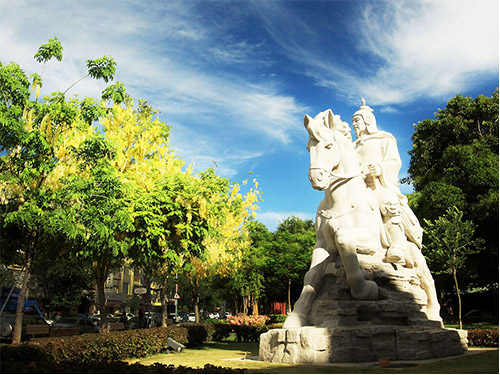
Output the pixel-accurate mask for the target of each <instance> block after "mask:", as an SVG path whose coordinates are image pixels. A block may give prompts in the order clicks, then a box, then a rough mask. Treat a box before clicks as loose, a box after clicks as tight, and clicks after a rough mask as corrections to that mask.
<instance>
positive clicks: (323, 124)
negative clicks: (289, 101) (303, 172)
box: [304, 109, 341, 190]
mask: <svg viewBox="0 0 500 375" xmlns="http://www.w3.org/2000/svg"><path fill="white" fill-rule="evenodd" d="M337 117H338V116H334V115H333V112H332V110H331V109H328V110H326V111H324V112H321V113H319V114H318V115H317V116H316V117H314V118H312V117H311V116H309V115H305V117H304V126H305V127H306V129H307V132H308V133H309V142H308V143H307V149H308V150H309V156H310V165H309V181H311V184H312V187H313V188H314V189H316V190H325V189H327V188H328V187H329V186H330V176H331V172H332V171H333V170H334V169H335V168H336V167H337V165H338V164H339V162H340V157H341V155H340V148H339V145H338V143H337V141H336V139H335V133H334V130H335V129H336V126H337V125H339V124H338V121H340V118H337Z"/></svg>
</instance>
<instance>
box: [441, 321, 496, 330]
mask: <svg viewBox="0 0 500 375" xmlns="http://www.w3.org/2000/svg"><path fill="white" fill-rule="evenodd" d="M458 326H459V325H458V323H456V324H447V323H445V324H444V327H445V328H456V329H458ZM462 329H498V323H497V324H492V323H489V322H479V323H462Z"/></svg>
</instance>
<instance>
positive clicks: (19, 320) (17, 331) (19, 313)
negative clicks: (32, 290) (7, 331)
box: [12, 245, 33, 344]
mask: <svg viewBox="0 0 500 375" xmlns="http://www.w3.org/2000/svg"><path fill="white" fill-rule="evenodd" d="M32 246H33V245H31V246H30V247H32ZM31 254H32V248H31V249H28V251H27V252H26V265H25V267H24V273H23V281H22V284H21V290H20V291H19V296H18V297H17V306H16V322H15V323H14V335H13V337H12V343H13V344H19V343H20V342H21V335H22V329H23V311H24V300H25V298H26V291H27V290H28V282H29V280H30V277H31V265H32V261H33V259H32V255H31Z"/></svg>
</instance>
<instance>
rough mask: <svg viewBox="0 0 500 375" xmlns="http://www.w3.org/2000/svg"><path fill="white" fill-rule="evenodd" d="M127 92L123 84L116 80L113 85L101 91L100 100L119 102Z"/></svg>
mask: <svg viewBox="0 0 500 375" xmlns="http://www.w3.org/2000/svg"><path fill="white" fill-rule="evenodd" d="M126 97H127V92H126V91H125V86H124V85H123V83H121V82H116V83H115V84H114V85H111V86H108V87H106V88H105V89H104V90H103V91H102V96H101V98H102V100H106V101H108V100H109V101H112V102H113V103H114V104H121V103H123V102H124V101H125V99H126Z"/></svg>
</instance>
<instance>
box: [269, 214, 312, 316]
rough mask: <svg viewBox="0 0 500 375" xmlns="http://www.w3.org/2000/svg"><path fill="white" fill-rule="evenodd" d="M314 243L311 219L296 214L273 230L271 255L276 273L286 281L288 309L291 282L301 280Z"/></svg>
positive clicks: (290, 300) (290, 299)
mask: <svg viewBox="0 0 500 375" xmlns="http://www.w3.org/2000/svg"><path fill="white" fill-rule="evenodd" d="M315 243H316V233H315V231H314V224H313V222H312V220H301V219H299V218H298V217H296V216H291V217H289V218H287V219H285V220H284V221H283V222H281V223H280V224H279V225H278V228H277V229H276V231H275V232H274V246H273V253H272V257H273V260H274V264H273V268H274V269H275V272H276V274H277V275H278V276H279V277H280V278H281V279H282V280H283V281H285V282H286V285H287V301H288V311H289V312H290V311H291V306H292V296H291V291H292V283H294V282H295V283H296V282H299V283H300V282H302V280H303V279H304V275H305V273H306V272H307V269H308V266H309V263H310V261H311V254H312V251H313V249H314V245H315Z"/></svg>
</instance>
